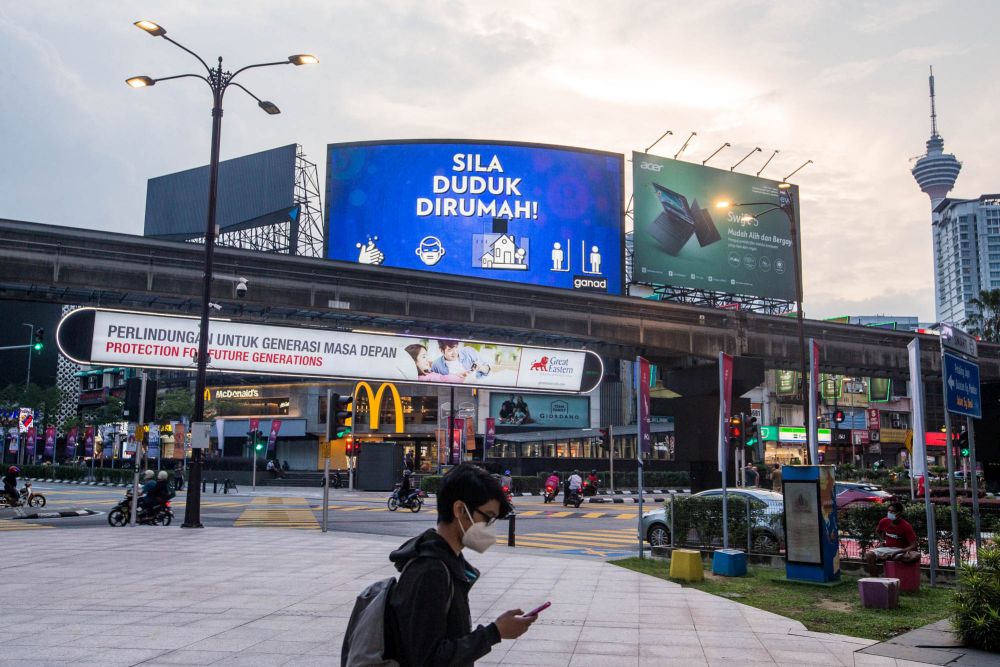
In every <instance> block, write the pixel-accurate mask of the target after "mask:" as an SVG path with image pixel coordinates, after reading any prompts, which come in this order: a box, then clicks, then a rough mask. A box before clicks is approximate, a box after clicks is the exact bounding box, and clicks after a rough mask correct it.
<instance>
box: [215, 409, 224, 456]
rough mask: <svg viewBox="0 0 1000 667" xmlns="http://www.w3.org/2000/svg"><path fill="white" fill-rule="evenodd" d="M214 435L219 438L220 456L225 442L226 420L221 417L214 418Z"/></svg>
mask: <svg viewBox="0 0 1000 667" xmlns="http://www.w3.org/2000/svg"><path fill="white" fill-rule="evenodd" d="M215 437H216V438H218V440H219V456H222V452H224V451H225V442H226V420H225V419H223V418H222V417H218V418H217V419H216V420H215Z"/></svg>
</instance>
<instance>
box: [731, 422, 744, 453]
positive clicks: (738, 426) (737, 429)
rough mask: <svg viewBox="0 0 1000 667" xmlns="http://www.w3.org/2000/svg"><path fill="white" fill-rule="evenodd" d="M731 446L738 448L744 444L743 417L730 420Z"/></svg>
mask: <svg viewBox="0 0 1000 667" xmlns="http://www.w3.org/2000/svg"><path fill="white" fill-rule="evenodd" d="M729 444H730V445H732V446H733V447H738V446H741V445H742V444H743V415H733V416H732V417H730V418H729Z"/></svg>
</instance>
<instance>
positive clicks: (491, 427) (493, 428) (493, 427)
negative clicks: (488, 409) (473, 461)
mask: <svg viewBox="0 0 1000 667" xmlns="http://www.w3.org/2000/svg"><path fill="white" fill-rule="evenodd" d="M496 437H497V420H496V418H495V417H487V418H486V437H485V439H484V442H485V446H486V451H489V450H490V447H492V446H493V443H494V442H496Z"/></svg>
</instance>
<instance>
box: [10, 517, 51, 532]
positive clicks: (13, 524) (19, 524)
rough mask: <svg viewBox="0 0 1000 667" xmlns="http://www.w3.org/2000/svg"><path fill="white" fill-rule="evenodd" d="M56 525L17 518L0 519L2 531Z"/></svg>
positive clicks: (34, 528)
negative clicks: (26, 521)
mask: <svg viewBox="0 0 1000 667" xmlns="http://www.w3.org/2000/svg"><path fill="white" fill-rule="evenodd" d="M54 527H55V526H48V525H46V524H44V523H25V522H24V521H17V520H10V521H0V532H4V531H15V530H39V529H45V528H54Z"/></svg>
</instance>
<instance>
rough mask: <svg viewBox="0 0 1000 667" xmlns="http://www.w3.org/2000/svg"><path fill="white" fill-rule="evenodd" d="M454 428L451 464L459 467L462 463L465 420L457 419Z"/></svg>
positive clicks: (462, 418)
mask: <svg viewBox="0 0 1000 667" xmlns="http://www.w3.org/2000/svg"><path fill="white" fill-rule="evenodd" d="M454 426H455V427H454V429H453V430H452V433H451V463H452V465H456V466H457V465H458V464H459V463H461V462H462V449H463V448H462V437H463V436H464V435H465V418H464V417H455V419H454Z"/></svg>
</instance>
